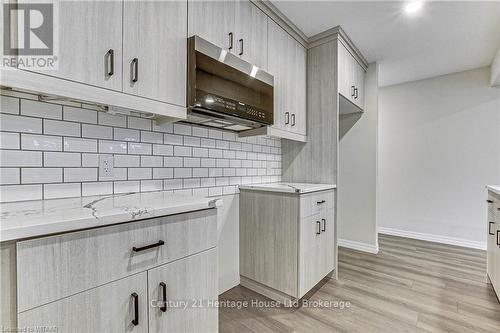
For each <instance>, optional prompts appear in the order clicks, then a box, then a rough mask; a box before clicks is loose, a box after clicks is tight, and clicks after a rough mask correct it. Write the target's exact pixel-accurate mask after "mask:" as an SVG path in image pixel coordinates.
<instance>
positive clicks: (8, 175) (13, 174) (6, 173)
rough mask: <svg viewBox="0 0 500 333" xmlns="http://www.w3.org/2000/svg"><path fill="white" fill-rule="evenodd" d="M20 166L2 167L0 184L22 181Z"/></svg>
mask: <svg viewBox="0 0 500 333" xmlns="http://www.w3.org/2000/svg"><path fill="white" fill-rule="evenodd" d="M20 174H21V171H20V169H19V168H0V185H12V184H19V183H20V182H21V177H20Z"/></svg>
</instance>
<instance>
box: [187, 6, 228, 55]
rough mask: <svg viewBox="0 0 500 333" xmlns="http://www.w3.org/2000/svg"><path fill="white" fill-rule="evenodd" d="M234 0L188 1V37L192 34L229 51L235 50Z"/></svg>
mask: <svg viewBox="0 0 500 333" xmlns="http://www.w3.org/2000/svg"><path fill="white" fill-rule="evenodd" d="M235 11H236V1H234V0H228V1H195V0H189V2H188V15H189V16H188V37H191V36H193V35H197V36H200V37H201V38H203V39H205V40H207V41H209V42H210V43H212V44H215V45H217V46H219V47H221V48H223V49H226V50H228V51H229V52H233V53H235V52H236V36H235V15H234V14H235Z"/></svg>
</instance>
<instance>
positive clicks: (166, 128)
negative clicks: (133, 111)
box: [153, 120, 174, 133]
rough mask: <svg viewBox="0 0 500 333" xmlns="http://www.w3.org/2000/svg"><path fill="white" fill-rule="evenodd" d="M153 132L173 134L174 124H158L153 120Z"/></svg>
mask: <svg viewBox="0 0 500 333" xmlns="http://www.w3.org/2000/svg"><path fill="white" fill-rule="evenodd" d="M153 131H155V132H162V133H173V132H174V124H173V123H162V124H159V123H157V121H156V120H153Z"/></svg>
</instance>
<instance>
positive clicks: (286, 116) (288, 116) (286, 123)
mask: <svg viewBox="0 0 500 333" xmlns="http://www.w3.org/2000/svg"><path fill="white" fill-rule="evenodd" d="M289 123H290V112H285V125H288V124H289Z"/></svg>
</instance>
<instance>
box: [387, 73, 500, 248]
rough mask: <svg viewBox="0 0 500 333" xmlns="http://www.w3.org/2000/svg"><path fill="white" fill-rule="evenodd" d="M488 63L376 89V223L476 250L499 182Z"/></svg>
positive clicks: (495, 106)
mask: <svg viewBox="0 0 500 333" xmlns="http://www.w3.org/2000/svg"><path fill="white" fill-rule="evenodd" d="M489 70H490V69H489V68H481V69H475V70H470V71H465V72H460V73H455V74H450V75H444V76H439V77H435V78H431V79H426V80H421V81H415V82H410V83H405V84H399V85H394V86H390V87H385V88H381V89H380V90H379V117H380V122H379V164H378V168H379V198H378V200H379V219H378V223H379V227H380V231H382V232H390V233H394V234H398V233H399V234H401V235H406V236H410V237H416V238H423V239H428V240H435V241H441V242H446V243H451V244H461V245H464V246H470V247H476V248H484V247H485V242H486V231H485V230H486V205H485V200H486V190H485V188H484V187H485V185H486V184H498V183H500V152H499V147H500V140H499V138H500V136H499V128H500V89H499V88H491V87H489V83H490V82H489V79H490V72H489Z"/></svg>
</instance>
